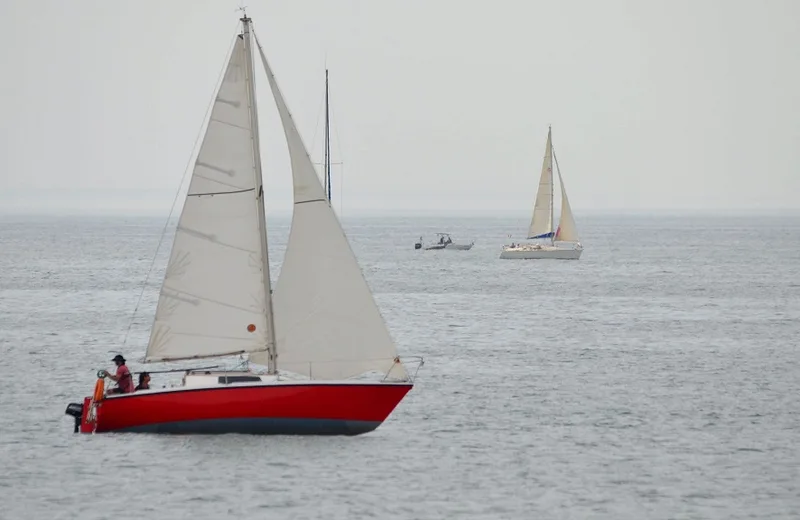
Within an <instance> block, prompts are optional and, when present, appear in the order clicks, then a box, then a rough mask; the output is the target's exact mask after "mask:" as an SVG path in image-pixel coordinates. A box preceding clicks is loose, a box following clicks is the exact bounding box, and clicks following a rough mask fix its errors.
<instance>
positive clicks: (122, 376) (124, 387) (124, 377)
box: [105, 354, 133, 394]
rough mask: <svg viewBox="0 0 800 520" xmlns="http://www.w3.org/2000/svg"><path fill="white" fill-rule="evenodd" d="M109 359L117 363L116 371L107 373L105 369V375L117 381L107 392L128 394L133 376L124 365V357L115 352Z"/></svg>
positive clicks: (131, 390) (131, 386)
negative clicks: (112, 357)
mask: <svg viewBox="0 0 800 520" xmlns="http://www.w3.org/2000/svg"><path fill="white" fill-rule="evenodd" d="M111 361H113V362H114V364H116V365H117V373H116V374H113V375H112V374H109V373H108V371H107V370H106V371H105V373H106V377H107V378H109V379H111V380H112V381H116V382H117V386H115V387H114V388H112V389H111V390H109V391H108V393H109V394H130V393H131V392H133V377H132V376H131V371H130V370H128V367H127V366H125V358H124V357H122V355H120V354H117V355H116V356H114V359H112V360H111Z"/></svg>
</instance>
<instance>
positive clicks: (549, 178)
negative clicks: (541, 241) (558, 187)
mask: <svg viewBox="0 0 800 520" xmlns="http://www.w3.org/2000/svg"><path fill="white" fill-rule="evenodd" d="M550 139H551V137H550V131H549V130H548V132H547V146H546V147H545V151H544V160H543V161H542V175H541V176H540V177H539V189H538V191H537V192H536V201H535V202H534V204H533V217H532V218H531V225H530V228H529V229H528V238H550V237H551V236H553V147H552V145H551V140H550Z"/></svg>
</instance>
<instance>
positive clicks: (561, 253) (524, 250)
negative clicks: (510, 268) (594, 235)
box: [500, 245, 583, 260]
mask: <svg viewBox="0 0 800 520" xmlns="http://www.w3.org/2000/svg"><path fill="white" fill-rule="evenodd" d="M581 253H583V248H582V247H573V248H568V247H558V246H538V245H522V246H515V247H510V246H504V247H503V252H502V253H500V258H501V259H503V260H578V259H579V258H580V257H581Z"/></svg>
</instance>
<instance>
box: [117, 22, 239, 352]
mask: <svg viewBox="0 0 800 520" xmlns="http://www.w3.org/2000/svg"><path fill="white" fill-rule="evenodd" d="M238 36H239V22H238V21H237V22H236V28H235V31H234V33H233V38H231V42H230V45H228V52H227V54H226V56H227V59H226V60H225V61H224V62H223V64H222V69H221V70H220V71H219V75H218V77H217V82H216V84H215V85H214V92H212V95H211V96H210V97H211V99H210V101H209V103H208V107H206V113H205V115H204V116H203V122H202V124H201V125H200V130H199V131H198V132H197V137H195V139H194V145H193V146H192V153H191V154H190V155H189V160H188V161H187V163H186V167H185V168H184V172H183V176H182V177H181V182H180V184H178V189H177V190H176V192H175V198H174V199H173V200H172V206H171V207H170V209H169V215H167V218H166V221H165V222H164V227H163V228H162V229H161V237H160V238H159V239H158V245H157V246H156V251H155V253H154V254H153V259H152V260H151V261H150V267H149V268H148V269H147V275H145V277H144V283H142V290H141V292H140V293H139V299H138V300H137V301H136V307H134V309H133V314H131V319H130V321H129V322H128V330H126V331H125V337H124V338H123V340H122V346H123V347H124V346H125V345H127V343H128V336H130V333H131V328H132V327H133V322H134V320H135V319H136V313H137V312H139V306H140V305H141V304H142V297H144V291H145V289H147V282H148V281H149V280H150V274H152V272H153V266H154V265H155V263H156V258H158V252H159V251H160V250H161V244H163V243H164V235H166V233H167V227H168V226H169V221H170V219H172V214H173V212H174V211H175V205H176V204H177V203H178V196H179V195H180V193H181V188H183V184H184V183H185V182H186V177H187V176H188V175H189V170H190V166H191V165H192V161H193V160H194V159H195V157H196V155H197V149H198V148H199V143H200V142H201V140H202V138H203V136H204V132H203V130H205V129H206V126H207V124H206V123H207V121H208V119H209V117H210V115H211V109H212V107H213V106H214V103H215V102H216V100H217V96H216V95H214V93H216V92H217V91H218V90H219V88H220V86H221V85H222V80H223V76H225V70H226V69H227V68H228V62H229V61H230V56H231V54H232V53H233V46H234V45H235V44H236V38H237V37H238ZM192 169H193V168H192Z"/></svg>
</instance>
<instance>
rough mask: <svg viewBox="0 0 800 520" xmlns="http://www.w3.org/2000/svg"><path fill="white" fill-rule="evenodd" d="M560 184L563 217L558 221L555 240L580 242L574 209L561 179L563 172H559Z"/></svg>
mask: <svg viewBox="0 0 800 520" xmlns="http://www.w3.org/2000/svg"><path fill="white" fill-rule="evenodd" d="M558 182H559V183H560V185H561V217H559V219H558V231H556V236H555V239H556V240H559V241H561V242H580V239H579V238H578V228H577V227H576V226H575V219H574V218H573V216H572V208H570V206H569V199H567V190H566V189H564V179H563V178H561V171H559V172H558Z"/></svg>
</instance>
